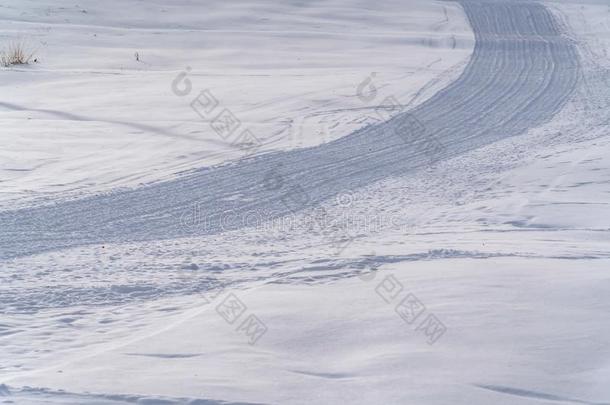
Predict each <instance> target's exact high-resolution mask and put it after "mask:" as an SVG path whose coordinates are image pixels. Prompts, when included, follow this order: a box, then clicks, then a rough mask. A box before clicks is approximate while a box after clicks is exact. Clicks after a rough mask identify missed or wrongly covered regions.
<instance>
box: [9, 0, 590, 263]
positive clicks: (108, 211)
mask: <svg viewBox="0 0 610 405" xmlns="http://www.w3.org/2000/svg"><path fill="white" fill-rule="evenodd" d="M461 4H462V6H463V7H464V10H465V11H466V14H467V16H468V18H469V20H470V24H471V26H472V29H473V30H474V33H475V38H476V44H475V48H474V53H473V55H472V58H471V60H470V62H469V64H468V66H467V67H466V68H465V70H464V72H463V74H462V75H461V76H460V77H459V78H458V79H457V80H456V81H455V82H453V83H452V84H451V85H449V86H448V87H447V88H445V89H444V90H442V91H440V92H439V93H438V94H436V95H435V96H433V97H432V98H430V99H429V100H428V101H426V102H425V103H423V104H421V105H420V106H418V107H417V108H415V109H413V110H411V111H409V112H407V113H400V114H398V115H397V116H395V117H394V118H392V119H390V120H388V121H387V122H384V123H382V124H379V125H376V126H369V127H366V128H363V129H361V130H359V131H356V132H355V133H353V134H351V135H349V136H347V137H344V138H341V139H339V140H337V141H334V142H331V143H328V144H324V145H320V146H318V147H313V148H308V149H300V150H294V151H288V152H277V153H271V154H265V155H260V156H257V157H254V158H249V159H243V160H241V161H239V162H236V163H232V164H227V165H222V166H218V167H212V168H207V169H203V170H200V171H198V172H195V173H193V174H190V175H187V176H184V177H181V178H179V179H176V180H173V181H168V182H164V183H159V184H154V185H149V186H145V187H141V188H138V189H135V190H131V191H121V192H116V193H114V194H110V195H103V196H96V197H91V198H86V199H81V200H77V201H70V202H61V203H57V204H55V205H50V206H41V207H34V208H28V209H22V210H18V211H5V212H2V213H0V229H1V230H2V231H1V232H0V258H2V259H9V258H13V257H18V256H23V255H30V254H35V253H38V252H42V251H46V250H54V249H60V248H66V247H73V246H79V245H84V244H94V243H112V242H125V241H144V240H158V239H169V238H179V237H185V236H192V235H197V234H213V233H219V232H222V231H223V230H228V229H238V228H239V227H242V226H244V225H245V222H246V221H244V218H249V219H253V218H254V219H256V218H266V219H270V218H277V217H280V216H283V215H286V214H288V213H289V212H290V211H291V210H300V209H304V208H305V207H306V206H314V205H316V204H317V203H319V202H321V201H323V200H326V199H328V198H331V197H333V196H335V195H337V194H338V193H341V192H345V191H348V190H352V189H354V188H357V187H361V186H364V185H367V184H370V183H373V182H376V181H378V180H381V179H384V178H387V177H389V176H399V175H404V174H407V173H409V172H412V171H414V170H417V169H420V168H422V167H424V166H426V165H428V164H429V163H430V161H431V160H442V159H447V158H450V157H452V156H455V155H458V154H461V153H464V152H466V151H469V150H472V149H474V148H477V147H480V146H483V145H486V144H489V143H492V142H494V141H497V140H500V139H503V138H507V137H511V136H515V135H518V134H522V133H523V132H524V131H526V130H527V129H528V128H532V127H536V126H538V125H540V124H542V123H543V122H545V121H548V120H549V119H550V118H551V117H552V116H553V115H554V114H555V113H556V112H557V111H558V110H559V109H560V108H561V107H562V105H563V104H564V103H565V102H566V101H567V99H568V98H569V96H570V94H571V93H572V91H573V90H574V88H575V86H576V84H577V80H578V77H579V74H580V64H579V59H578V53H577V50H576V47H575V45H574V43H572V42H571V41H570V40H569V39H568V38H567V37H565V36H564V35H563V33H562V32H561V28H560V26H559V25H558V23H557V21H556V20H555V19H554V18H553V16H552V14H551V13H550V12H549V11H548V10H547V9H546V8H545V7H544V6H542V5H541V4H538V3H525V2H481V1H462V2H461ZM405 57H407V56H406V55H405ZM498 158H499V159H501V158H502V157H501V156H499V157H498ZM195 205H197V206H199V207H200V211H199V214H198V215H199V217H198V218H195V219H196V221H195V222H193V218H188V215H190V213H191V212H192V211H193V207H194V206H195ZM185 219H186V221H185ZM197 219H198V220H197ZM185 225H186V226H185Z"/></svg>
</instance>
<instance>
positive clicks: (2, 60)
mask: <svg viewBox="0 0 610 405" xmlns="http://www.w3.org/2000/svg"><path fill="white" fill-rule="evenodd" d="M34 53H35V51H28V50H26V46H25V45H24V44H23V43H22V42H16V43H13V44H10V45H9V46H8V48H7V49H5V50H2V51H0V65H2V66H5V67H8V66H12V65H26V64H28V63H30V62H31V61H32V58H33V57H34Z"/></svg>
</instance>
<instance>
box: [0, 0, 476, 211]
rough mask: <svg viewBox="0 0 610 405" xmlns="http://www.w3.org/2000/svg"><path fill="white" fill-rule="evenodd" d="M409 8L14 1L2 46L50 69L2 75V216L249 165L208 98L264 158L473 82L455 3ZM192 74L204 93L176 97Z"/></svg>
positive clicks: (469, 41)
mask: <svg viewBox="0 0 610 405" xmlns="http://www.w3.org/2000/svg"><path fill="white" fill-rule="evenodd" d="M400 5H401V2H399V1H383V2H379V3H376V4H374V5H372V4H368V2H366V1H360V2H354V1H346V0H333V1H327V2H323V3H320V4H315V5H314V4H311V5H307V4H302V3H301V2H297V1H285V2H276V1H265V2H260V1H256V2H250V1H238V2H235V1H232V2H225V1H221V0H215V1H206V2H205V3H202V2H197V1H180V2H175V1H174V2H171V3H167V2H161V1H148V2H146V3H142V2H139V1H128V2H125V1H110V2H104V3H98V2H92V1H90V2H86V3H84V2H80V3H78V5H77V4H75V3H74V2H73V1H69V0H63V1H25V2H24V1H22V0H17V1H7V2H3V4H2V6H1V7H0V20H1V21H2V27H1V29H0V41H1V42H2V43H5V44H8V43H10V42H11V41H19V42H23V43H25V44H27V46H29V47H30V48H31V49H35V50H37V51H38V52H37V54H36V55H37V57H38V59H39V63H37V64H33V65H32V66H27V67H15V68H12V69H10V70H3V72H2V73H3V75H2V76H3V78H2V81H1V82H0V86H2V89H1V91H2V93H3V94H10V97H9V98H8V99H7V98H3V100H2V104H0V119H1V120H2V126H3V128H4V131H3V136H5V137H10V139H11V141H10V142H4V144H5V147H4V148H3V149H2V152H1V155H0V170H2V173H3V178H2V181H3V187H2V190H1V191H2V192H1V193H0V203H2V204H3V205H8V204H10V206H11V207H14V206H15V204H21V203H22V202H23V200H26V201H29V200H32V199H38V200H41V199H44V198H45V197H46V196H50V197H49V199H51V198H52V199H57V194H58V193H61V194H62V195H65V194H67V197H72V196H79V195H84V194H92V193H95V192H99V191H101V190H109V189H112V188H116V187H131V186H137V185H138V184H140V183H144V182H150V181H158V180H163V179H168V178H172V177H174V176H175V175H176V174H177V173H179V172H182V171H185V170H189V169H192V168H199V167H202V166H209V165H213V164H217V163H219V162H222V161H225V160H231V159H236V158H239V157H241V156H242V152H241V151H240V150H239V149H237V148H235V147H234V146H233V145H232V141H233V140H234V139H232V138H229V139H223V138H222V137H221V136H219V135H218V134H217V133H215V132H214V130H213V129H212V128H211V127H210V125H209V124H210V123H209V118H208V117H201V116H199V115H198V114H197V113H196V112H195V111H194V110H193V109H192V108H191V107H190V103H191V102H192V101H193V99H195V98H196V97H197V96H199V93H200V92H201V91H203V90H208V91H210V92H211V94H212V95H213V96H214V97H215V98H216V99H217V101H218V103H219V108H223V107H224V108H228V109H229V110H230V111H231V112H232V113H233V114H234V115H235V116H236V118H237V119H239V120H240V121H241V123H242V128H248V129H250V130H251V131H252V133H253V134H254V135H255V136H256V137H257V138H258V139H259V140H260V142H261V143H263V144H265V146H264V150H274V149H286V148H295V147H303V146H311V145H316V144H319V143H323V142H327V141H330V140H332V139H336V138H338V137H341V136H344V135H346V134H348V133H350V132H352V131H353V130H354V129H357V128H359V127H361V126H363V125H365V124H366V123H372V122H376V121H379V118H377V114H375V113H374V108H375V107H378V106H379V104H380V103H381V101H382V100H383V99H384V97H387V96H390V95H392V96H394V97H396V98H397V99H398V100H400V102H401V103H403V104H407V103H412V104H416V103H419V102H421V101H423V100H424V99H425V98H426V97H429V96H430V95H432V94H434V92H435V91H436V90H438V89H440V88H442V87H443V85H444V84H446V83H447V82H448V81H449V80H450V79H451V78H452V77H454V76H456V75H458V74H459V73H460V72H461V69H462V68H463V65H464V63H465V62H466V61H467V59H468V56H469V55H470V53H471V51H472V47H473V36H472V32H471V31H470V29H469V27H468V23H467V20H466V17H465V15H464V13H463V11H462V10H461V9H460V7H459V6H458V5H457V4H455V3H442V2H432V3H430V2H426V1H417V2H412V3H410V5H409V7H401V6H400ZM362 14H364V15H365V17H363V16H362ZM136 53H137V54H138V57H139V59H140V60H139V61H137V60H136V57H135V54H136ZM187 68H190V69H191V70H190V72H189V71H187V70H186V69H187ZM184 72H187V73H188V76H187V77H186V78H185V79H186V80H189V81H190V83H191V92H190V93H189V94H183V95H176V94H174V92H173V90H172V89H173V87H174V86H175V87H176V88H177V89H179V90H185V84H184V80H180V81H177V82H176V84H175V85H174V84H173V83H174V80H176V78H177V77H178V76H179V75H180V74H181V73H184ZM367 78H372V79H373V82H372V84H373V86H375V88H376V89H377V92H378V94H377V96H376V97H375V98H372V99H369V97H368V96H369V94H370V93H369V87H368V86H367V87H366V89H365V90H363V91H364V94H365V95H366V96H367V97H366V98H365V99H364V100H363V99H361V98H360V97H357V93H358V86H359V85H360V84H361V83H362V82H364V81H366V79H367ZM433 79H434V82H432V80H433ZM425 85H427V87H426V89H425V91H423V92H421V94H420V90H421V89H422V87H424V86H425Z"/></svg>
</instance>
